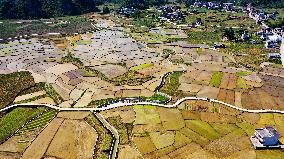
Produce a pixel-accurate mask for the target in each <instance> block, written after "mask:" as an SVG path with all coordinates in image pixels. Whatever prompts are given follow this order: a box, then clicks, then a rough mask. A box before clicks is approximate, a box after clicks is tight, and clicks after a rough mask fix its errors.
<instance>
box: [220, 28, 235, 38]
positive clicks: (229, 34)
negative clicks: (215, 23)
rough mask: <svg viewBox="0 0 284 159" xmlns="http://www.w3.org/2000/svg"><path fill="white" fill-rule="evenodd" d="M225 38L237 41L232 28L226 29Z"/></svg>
mask: <svg viewBox="0 0 284 159" xmlns="http://www.w3.org/2000/svg"><path fill="white" fill-rule="evenodd" d="M223 37H226V38H228V40H230V41H232V40H235V39H236V37H235V31H234V30H233V29H232V28H226V29H225V30H224V32H223Z"/></svg>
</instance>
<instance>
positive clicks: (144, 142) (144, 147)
mask: <svg viewBox="0 0 284 159" xmlns="http://www.w3.org/2000/svg"><path fill="white" fill-rule="evenodd" d="M133 141H134V143H135V145H136V147H137V148H138V150H139V151H140V153H141V154H142V155H144V154H147V153H150V152H153V151H156V147H155V145H154V144H153V142H152V141H151V139H150V137H134V138H133Z"/></svg>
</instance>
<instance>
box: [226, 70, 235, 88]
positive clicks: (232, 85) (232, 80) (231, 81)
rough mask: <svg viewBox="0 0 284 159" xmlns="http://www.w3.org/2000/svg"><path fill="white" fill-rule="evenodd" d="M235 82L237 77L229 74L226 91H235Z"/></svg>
mask: <svg viewBox="0 0 284 159" xmlns="http://www.w3.org/2000/svg"><path fill="white" fill-rule="evenodd" d="M236 82H237V76H236V75H235V74H230V75H229V83H228V85H227V89H231V90H233V89H235V88H236Z"/></svg>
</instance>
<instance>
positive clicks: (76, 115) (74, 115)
mask: <svg viewBox="0 0 284 159" xmlns="http://www.w3.org/2000/svg"><path fill="white" fill-rule="evenodd" d="M88 115H90V111H85V112H84V111H72V112H71V111H61V112H59V113H58V114H57V117H58V118H65V119H84V118H85V117H87V116H88Z"/></svg>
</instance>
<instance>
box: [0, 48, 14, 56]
mask: <svg viewBox="0 0 284 159" xmlns="http://www.w3.org/2000/svg"><path fill="white" fill-rule="evenodd" d="M14 52H15V49H12V48H2V49H0V56H9V55H11V54H13V53H14Z"/></svg>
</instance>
